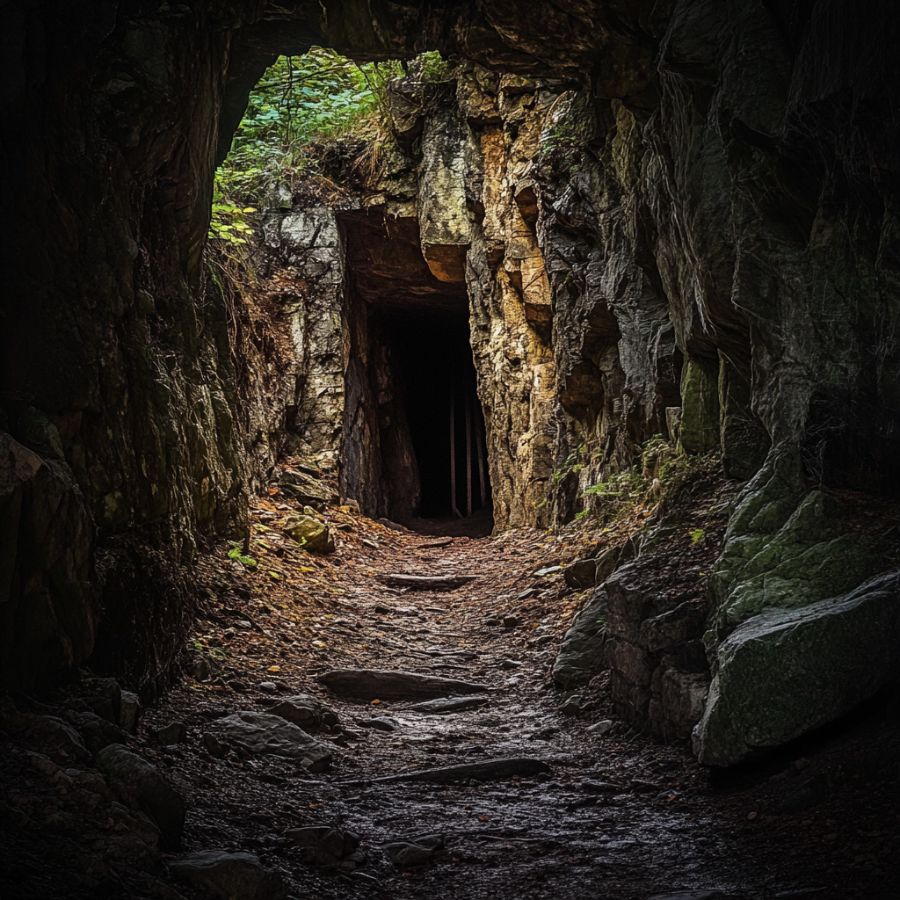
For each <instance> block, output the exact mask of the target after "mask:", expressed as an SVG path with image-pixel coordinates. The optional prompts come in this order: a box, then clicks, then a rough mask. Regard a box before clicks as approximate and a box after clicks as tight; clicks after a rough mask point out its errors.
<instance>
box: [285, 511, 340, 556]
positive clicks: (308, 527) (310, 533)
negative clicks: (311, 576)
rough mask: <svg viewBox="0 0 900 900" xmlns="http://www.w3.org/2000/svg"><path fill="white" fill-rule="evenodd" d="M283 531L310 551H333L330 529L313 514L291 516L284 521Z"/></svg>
mask: <svg viewBox="0 0 900 900" xmlns="http://www.w3.org/2000/svg"><path fill="white" fill-rule="evenodd" d="M284 531H285V534H288V535H290V536H291V537H292V538H293V539H294V540H295V541H297V542H298V543H300V544H302V545H303V548H304V549H305V550H309V552H310V553H334V550H335V544H334V535H333V534H332V533H331V529H330V528H329V527H328V525H326V524H325V523H324V522H323V521H321V520H320V519H317V518H315V517H314V516H310V515H305V514H304V515H301V516H291V517H290V518H289V519H287V520H286V521H285V523H284Z"/></svg>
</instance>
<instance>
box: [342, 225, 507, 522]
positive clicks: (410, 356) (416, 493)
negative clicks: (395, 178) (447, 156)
mask: <svg viewBox="0 0 900 900" xmlns="http://www.w3.org/2000/svg"><path fill="white" fill-rule="evenodd" d="M342 225H343V231H344V239H345V241H346V251H347V267H348V276H349V278H348V281H349V293H350V298H349V304H348V314H349V323H348V331H349V337H350V363H349V365H348V369H347V379H348V383H347V398H348V402H347V411H348V421H347V422H346V423H345V429H344V433H345V441H344V448H343V451H342V465H343V472H344V491H345V493H346V494H347V496H350V497H355V498H356V499H358V500H359V501H360V503H361V505H362V507H363V510H364V511H365V512H367V513H369V514H370V515H384V516H387V517H389V518H391V519H393V520H395V521H398V522H401V523H404V524H407V525H409V526H410V527H413V528H416V529H418V530H422V531H427V532H434V533H460V534H480V533H488V532H489V531H490V530H491V528H492V525H493V521H492V516H491V486H490V478H489V474H488V459H487V450H486V433H485V421H484V416H483V413H482V408H481V404H480V402H479V399H478V394H477V391H476V376H475V366H474V363H473V359H472V349H471V346H470V343H469V327H468V298H467V295H466V292H465V285H463V284H453V283H446V282H441V281H438V279H436V278H435V277H434V275H432V274H431V271H430V270H429V268H428V266H427V264H426V263H425V261H424V259H423V258H422V253H421V250H420V247H419V240H418V224H417V222H416V220H415V219H414V218H401V219H395V220H390V221H387V222H386V221H385V220H384V219H383V218H382V217H380V216H377V215H372V214H363V213H356V214H353V213H351V214H346V215H345V216H344V217H343V222H342Z"/></svg>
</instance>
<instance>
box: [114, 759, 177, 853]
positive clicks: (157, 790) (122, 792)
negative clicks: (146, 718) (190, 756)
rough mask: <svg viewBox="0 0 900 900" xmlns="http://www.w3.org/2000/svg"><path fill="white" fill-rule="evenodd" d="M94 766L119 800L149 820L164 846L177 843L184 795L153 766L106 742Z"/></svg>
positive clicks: (172, 845)
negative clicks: (157, 831)
mask: <svg viewBox="0 0 900 900" xmlns="http://www.w3.org/2000/svg"><path fill="white" fill-rule="evenodd" d="M97 768H99V769H100V771H101V772H103V774H104V775H105V776H106V780H107V781H108V782H109V785H110V787H112V789H113V790H114V791H115V792H116V794H118V795H119V798H120V799H121V800H122V802H123V803H125V804H126V805H128V806H131V807H133V808H136V809H139V810H140V811H141V812H143V813H145V814H146V815H147V816H148V817H149V818H150V819H151V820H152V821H153V823H154V824H155V825H156V826H157V827H158V828H159V831H160V837H161V841H162V844H163V845H164V846H167V847H177V846H178V844H179V843H180V842H181V833H182V831H183V830H184V815H185V803H184V798H183V797H182V796H181V794H180V793H179V792H178V791H177V790H175V788H174V787H173V786H172V785H171V784H170V783H169V781H168V779H167V778H165V777H164V776H163V775H162V773H161V772H160V771H159V769H157V768H156V766H154V765H151V764H150V763H149V762H147V760H145V759H142V758H141V757H140V756H138V755H137V754H136V753H132V752H131V751H130V750H128V749H127V748H126V747H123V746H122V745H121V744H110V745H109V746H108V747H104V748H103V749H102V750H101V751H100V752H99V753H98V754H97Z"/></svg>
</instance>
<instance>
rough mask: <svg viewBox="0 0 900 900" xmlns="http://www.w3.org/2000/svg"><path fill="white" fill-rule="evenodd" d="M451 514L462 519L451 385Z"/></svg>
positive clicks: (451, 389) (454, 407)
mask: <svg viewBox="0 0 900 900" xmlns="http://www.w3.org/2000/svg"><path fill="white" fill-rule="evenodd" d="M450 512H451V513H452V514H453V515H454V516H456V518H457V519H461V518H462V515H461V513H460V511H459V508H458V507H457V505H456V396H455V395H454V392H453V385H450Z"/></svg>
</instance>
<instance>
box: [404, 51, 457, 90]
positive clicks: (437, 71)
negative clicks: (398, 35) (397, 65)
mask: <svg viewBox="0 0 900 900" xmlns="http://www.w3.org/2000/svg"><path fill="white" fill-rule="evenodd" d="M410 71H411V74H413V75H414V77H416V78H418V80H419V81H428V82H436V81H447V80H448V79H449V78H451V77H452V75H453V70H452V68H451V66H450V63H448V62H447V60H445V59H444V57H443V56H441V54H440V53H438V52H437V50H427V51H426V52H425V53H420V54H419V55H418V56H417V57H416V59H415V61H414V62H413V64H412V66H411V67H410Z"/></svg>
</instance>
